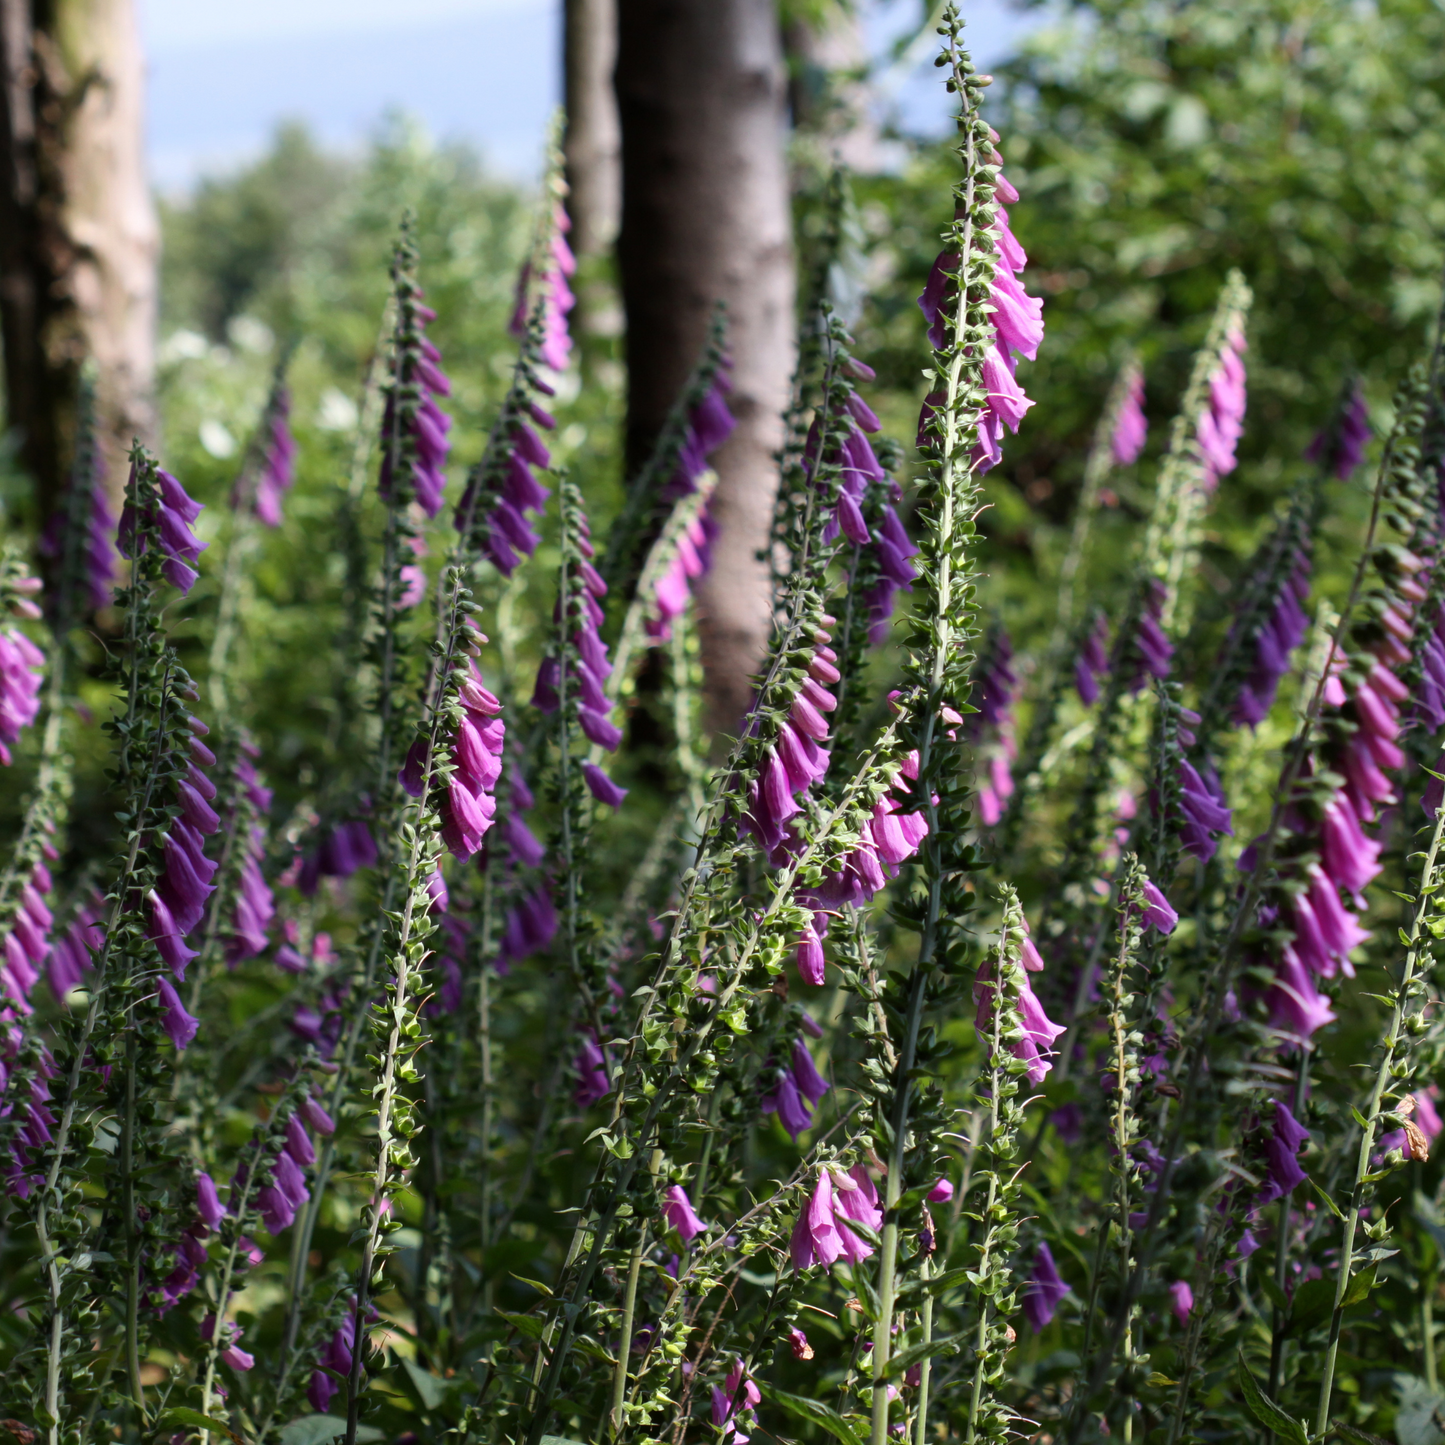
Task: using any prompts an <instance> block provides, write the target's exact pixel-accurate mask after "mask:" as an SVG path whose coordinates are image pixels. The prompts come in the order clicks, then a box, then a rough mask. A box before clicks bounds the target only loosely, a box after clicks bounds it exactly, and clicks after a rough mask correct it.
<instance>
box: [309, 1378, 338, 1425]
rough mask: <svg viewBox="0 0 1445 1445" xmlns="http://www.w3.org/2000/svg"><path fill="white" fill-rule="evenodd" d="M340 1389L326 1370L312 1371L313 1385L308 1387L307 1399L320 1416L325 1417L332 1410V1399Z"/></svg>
mask: <svg viewBox="0 0 1445 1445" xmlns="http://www.w3.org/2000/svg"><path fill="white" fill-rule="evenodd" d="M339 1388H340V1387H339V1386H338V1385H337V1383H336V1381H335V1380H333V1379H332V1378H331V1376H330V1375H328V1374H327V1373H326V1371H325V1370H312V1372H311V1383H310V1384H309V1385H308V1386H307V1387H306V1398H307V1400H308V1401H309V1402H310V1404H311V1408H312V1409H313V1410H315V1411H316V1413H317V1414H318V1415H324V1414H326V1413H327V1411H328V1410H329V1409H330V1408H331V1397H332V1396H333V1395H335V1393H336V1391H337V1390H338V1389H339Z"/></svg>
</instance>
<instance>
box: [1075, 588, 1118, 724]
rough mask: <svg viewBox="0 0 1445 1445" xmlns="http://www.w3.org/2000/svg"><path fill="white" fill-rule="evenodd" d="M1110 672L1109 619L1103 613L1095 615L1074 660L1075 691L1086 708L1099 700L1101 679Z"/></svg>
mask: <svg viewBox="0 0 1445 1445" xmlns="http://www.w3.org/2000/svg"><path fill="white" fill-rule="evenodd" d="M1108 671H1109V619H1108V618H1107V617H1105V616H1104V614H1103V613H1102V612H1098V613H1096V614H1095V615H1094V620H1093V622H1091V623H1090V624H1089V626H1088V628H1087V630H1086V631H1085V633H1084V642H1083V646H1082V647H1080V648H1079V655H1078V657H1077V658H1075V659H1074V690H1075V691H1076V692H1077V693H1078V694H1079V701H1080V702H1082V703H1083V704H1084V706H1085V707H1093V705H1094V704H1095V703H1096V702H1098V700H1099V679H1100V678H1101V677H1103V676H1104V675H1105V674H1106V673H1107V672H1108Z"/></svg>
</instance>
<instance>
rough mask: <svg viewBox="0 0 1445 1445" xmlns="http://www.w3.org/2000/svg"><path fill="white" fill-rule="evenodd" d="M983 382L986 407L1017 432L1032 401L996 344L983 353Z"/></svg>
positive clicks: (1011, 362)
mask: <svg viewBox="0 0 1445 1445" xmlns="http://www.w3.org/2000/svg"><path fill="white" fill-rule="evenodd" d="M983 385H984V389H985V391H986V392H987V393H988V405H989V409H990V410H991V411H992V412H993V414H994V416H996V417H997V418H998V419H999V420H1000V421H1001V422H1002V423H1003V424H1004V425H1005V426H1006V427H1008V429H1009V430H1010V431H1011V432H1016V431H1017V430H1018V429H1019V424H1020V423H1021V422H1022V421H1023V419H1024V417H1025V415H1026V414H1027V412H1028V409H1029V408H1030V407H1031V406H1032V405H1033V404H1034V403H1033V401H1032V400H1031V399H1030V398H1029V397H1027V396H1025V395H1024V391H1023V388H1022V387H1021V386H1020V385H1019V384H1018V382H1017V381H1015V380H1014V364H1013V361H1012V360H1011V359H1010V358H1007V357H1005V356H1004V355H1003V353H1002V352H1001V351H1000V350H999V348H998V347H997V346H991V347H989V348H988V350H987V351H985V352H984V357H983Z"/></svg>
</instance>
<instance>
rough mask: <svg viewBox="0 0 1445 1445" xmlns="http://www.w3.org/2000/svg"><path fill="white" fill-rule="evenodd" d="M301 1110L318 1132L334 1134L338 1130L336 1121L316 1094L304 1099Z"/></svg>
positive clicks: (302, 1114)
mask: <svg viewBox="0 0 1445 1445" xmlns="http://www.w3.org/2000/svg"><path fill="white" fill-rule="evenodd" d="M299 1112H300V1114H301V1116H302V1118H304V1119H305V1120H306V1122H307V1123H308V1124H310V1125H311V1127H312V1128H313V1129H315V1130H316V1132H317V1133H318V1134H334V1133H335V1132H336V1121H335V1120H334V1119H332V1117H331V1115H330V1114H328V1113H327V1112H326V1110H325V1108H324V1107H323V1106H322V1104H321V1101H320V1100H319V1099H317V1098H315V1097H314V1096H313V1097H312V1098H309V1099H306V1100H304V1101H303V1103H302V1105H301V1108H300V1111H299Z"/></svg>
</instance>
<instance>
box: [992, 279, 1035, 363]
mask: <svg viewBox="0 0 1445 1445" xmlns="http://www.w3.org/2000/svg"><path fill="white" fill-rule="evenodd" d="M992 301H993V307H994V316H993V324H994V328H995V330H996V331H997V332H998V343H999V350H1000V351H1002V352H1004V353H1007V352H1009V351H1017V352H1018V353H1019V354H1020V355H1021V356H1023V357H1024V358H1025V360H1028V361H1034V360H1035V359H1037V357H1038V354H1039V346H1040V344H1041V343H1042V342H1043V339H1044V320H1043V310H1044V303H1043V301H1042V300H1040V299H1039V298H1038V297H1035V296H1030V295H1029V294H1028V293H1027V292H1026V291H1025V290H1024V288H1023V287H1022V286H1021V285H1020V284H1019V282H1018V280H1017V279H1016V278H1015V277H1014V276H1013V275H1012V274H1011V273H1010V272H1009V271H1008V270H1006V269H1003V268H1000V269H999V271H998V272H997V274H996V275H995V276H994V283H993V297H992Z"/></svg>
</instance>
